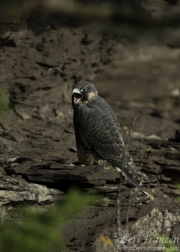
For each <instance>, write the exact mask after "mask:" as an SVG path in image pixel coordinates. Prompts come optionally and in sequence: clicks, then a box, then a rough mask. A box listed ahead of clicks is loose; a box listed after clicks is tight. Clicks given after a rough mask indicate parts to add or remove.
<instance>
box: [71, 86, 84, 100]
mask: <svg viewBox="0 0 180 252" xmlns="http://www.w3.org/2000/svg"><path fill="white" fill-rule="evenodd" d="M81 98H82V94H81V92H80V90H79V89H78V88H74V89H73V91H72V99H73V102H74V104H77V103H78V102H79V101H80V100H81Z"/></svg>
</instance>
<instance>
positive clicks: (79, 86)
mask: <svg viewBox="0 0 180 252" xmlns="http://www.w3.org/2000/svg"><path fill="white" fill-rule="evenodd" d="M97 96H98V91H97V89H96V87H95V86H94V85H93V84H92V83H90V82H88V81H79V82H77V83H76V84H74V86H73V91H72V104H73V105H86V104H87V103H88V102H89V101H90V100H92V99H95V98H96V97H97Z"/></svg>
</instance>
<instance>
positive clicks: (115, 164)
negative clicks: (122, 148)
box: [109, 160, 154, 200]
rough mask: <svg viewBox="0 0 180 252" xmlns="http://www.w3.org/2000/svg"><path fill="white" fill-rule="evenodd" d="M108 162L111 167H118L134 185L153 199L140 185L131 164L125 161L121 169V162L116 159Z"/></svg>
mask: <svg viewBox="0 0 180 252" xmlns="http://www.w3.org/2000/svg"><path fill="white" fill-rule="evenodd" d="M109 163H110V164H111V165H112V166H113V167H115V168H116V167H118V168H119V169H120V170H121V172H122V173H123V174H124V176H125V177H126V179H127V180H128V181H129V182H130V183H131V184H132V185H134V186H135V187H137V188H138V189H139V190H140V191H141V192H142V193H144V194H146V195H147V196H148V197H149V198H150V199H151V200H154V197H153V196H152V195H151V194H149V193H147V192H146V191H145V190H144V189H143V188H142V186H141V185H140V183H139V182H138V181H139V178H138V176H137V173H136V171H135V170H134V169H133V167H132V165H131V164H130V163H127V164H126V165H125V167H124V169H123V170H122V168H121V167H122V162H121V161H118V160H111V161H109Z"/></svg>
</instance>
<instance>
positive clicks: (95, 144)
mask: <svg viewBox="0 0 180 252" xmlns="http://www.w3.org/2000/svg"><path fill="white" fill-rule="evenodd" d="M72 106H73V109H74V117H73V122H74V129H75V136H76V145H77V154H78V159H79V162H80V164H83V165H97V164H99V165H102V164H103V165H109V166H112V167H114V168H116V169H118V170H120V171H121V172H122V173H123V174H124V175H125V177H126V178H127V180H129V181H130V182H131V184H133V185H134V186H135V187H137V188H138V189H139V190H140V191H142V192H143V193H144V194H146V195H148V196H149V197H150V198H151V199H152V198H153V196H151V195H150V194H148V193H147V192H146V191H145V190H144V189H143V188H142V187H141V185H140V184H139V182H138V181H139V179H138V176H137V173H136V171H135V170H134V168H135V165H134V163H133V161H132V158H131V156H130V154H129V153H128V152H127V151H126V149H125V144H124V141H123V138H122V133H121V128H120V125H119V122H118V119H117V117H116V116H115V114H114V113H113V111H112V109H111V108H110V106H109V104H108V103H107V102H106V101H105V100H104V99H103V98H102V97H100V96H99V95H98V91H97V89H96V88H95V86H94V85H93V84H92V83H89V82H87V81H79V82H78V83H76V84H75V85H74V86H73V91H72ZM124 151H126V152H125V153H124ZM123 156H124V161H123V160H122V159H123ZM122 162H124V163H123V166H124V167H123V168H122Z"/></svg>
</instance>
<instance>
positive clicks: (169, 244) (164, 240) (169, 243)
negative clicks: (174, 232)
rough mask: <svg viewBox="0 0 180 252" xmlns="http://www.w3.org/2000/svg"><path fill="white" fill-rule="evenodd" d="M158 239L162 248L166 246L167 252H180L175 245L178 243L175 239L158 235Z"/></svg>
mask: <svg viewBox="0 0 180 252" xmlns="http://www.w3.org/2000/svg"><path fill="white" fill-rule="evenodd" d="M156 238H157V239H158V241H159V242H160V244H161V245H162V246H163V245H164V247H166V248H167V249H166V250H165V252H179V249H178V248H177V246H176V245H175V243H176V242H177V241H176V240H173V239H172V240H171V239H170V238H169V237H168V236H166V235H157V236H156Z"/></svg>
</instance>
